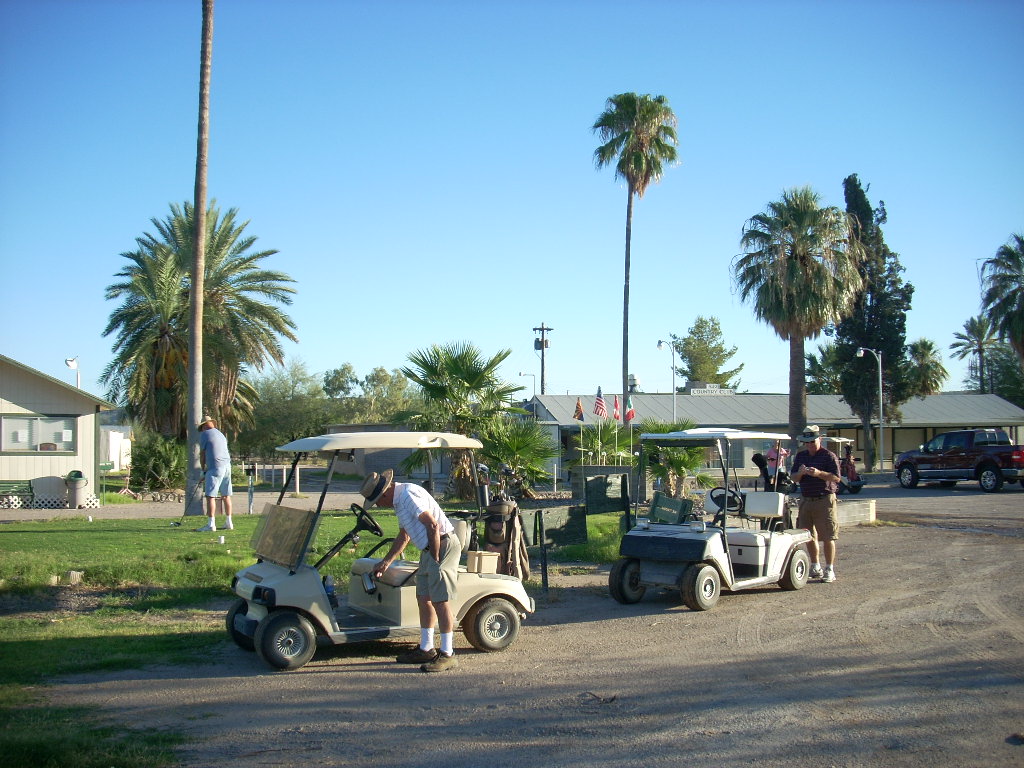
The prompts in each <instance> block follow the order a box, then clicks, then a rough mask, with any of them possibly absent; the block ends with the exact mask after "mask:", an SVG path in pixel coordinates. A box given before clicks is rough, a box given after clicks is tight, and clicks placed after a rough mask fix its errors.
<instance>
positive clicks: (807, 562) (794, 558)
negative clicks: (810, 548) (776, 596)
mask: <svg viewBox="0 0 1024 768" xmlns="http://www.w3.org/2000/svg"><path fill="white" fill-rule="evenodd" d="M810 573H811V556H810V555H808V554H807V549H806V548H805V547H797V548H796V549H794V550H793V554H792V555H791V556H790V558H789V563H788V564H787V565H786V570H785V571H784V572H783V574H782V578H781V579H779V586H780V587H782V588H783V589H800V588H801V587H803V586H804V585H805V584H806V583H807V577H808V576H809V575H810Z"/></svg>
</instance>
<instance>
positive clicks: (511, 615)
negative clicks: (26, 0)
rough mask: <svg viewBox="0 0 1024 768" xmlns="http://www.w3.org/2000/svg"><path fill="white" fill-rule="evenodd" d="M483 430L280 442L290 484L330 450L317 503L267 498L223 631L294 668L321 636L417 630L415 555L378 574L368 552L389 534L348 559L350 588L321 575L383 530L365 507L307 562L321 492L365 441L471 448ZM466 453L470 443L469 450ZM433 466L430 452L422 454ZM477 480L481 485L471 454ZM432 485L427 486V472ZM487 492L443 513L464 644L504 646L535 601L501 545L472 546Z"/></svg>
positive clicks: (351, 637) (412, 634)
mask: <svg viewBox="0 0 1024 768" xmlns="http://www.w3.org/2000/svg"><path fill="white" fill-rule="evenodd" d="M481 447H482V445H481V443H480V441H479V440H475V439H473V438H470V437H464V436H463V435H457V434H450V433H443V432H363V433H339V434H330V435H319V436H316V437H306V438H302V439H300V440H295V441H294V442H291V443H288V444H287V445H283V446H281V447H280V448H278V450H280V451H294V452H295V459H294V461H293V463H292V467H291V474H290V475H289V478H288V480H287V481H286V482H285V483H284V488H287V487H288V485H289V483H290V481H291V478H292V477H293V476H294V474H295V470H296V467H297V466H298V464H299V461H300V460H301V459H302V458H303V457H305V456H306V455H307V454H308V453H310V452H326V453H329V454H330V457H331V462H330V466H329V467H328V470H327V475H326V478H325V480H324V485H323V490H322V492H321V494H320V499H319V501H318V503H317V506H316V509H315V510H301V509H292V508H289V507H284V506H281V501H282V500H283V497H284V490H283V489H282V491H281V495H280V496H279V497H278V502H277V504H276V505H270V504H268V505H267V509H266V511H265V513H264V520H263V521H262V524H261V526H260V527H259V529H258V530H257V533H256V535H255V536H254V538H253V549H254V550H255V554H256V556H257V558H258V561H257V562H256V564H254V565H251V566H249V567H248V568H244V569H242V570H241V571H239V572H238V573H237V574H235V577H234V579H233V580H232V583H231V589H232V591H233V592H234V593H235V594H236V595H238V600H236V601H235V604H234V605H233V606H232V607H231V609H230V610H229V611H228V614H227V617H226V624H227V630H228V634H229V635H230V636H231V638H232V639H233V640H234V641H235V643H237V644H238V645H239V646H240V647H241V648H244V649H246V650H250V651H253V650H254V651H256V652H257V653H258V654H259V656H260V658H262V659H263V660H264V661H265V662H266V663H267V664H269V665H270V666H272V667H275V668H277V669H297V668H299V667H301V666H303V665H304V664H305V663H306V662H308V661H309V660H310V659H311V658H312V657H313V654H314V652H315V651H316V647H317V645H318V644H323V645H340V644H343V643H353V642H361V641H367V640H381V639H385V638H410V639H412V638H417V639H418V638H419V632H420V629H419V609H418V606H417V602H416V585H415V573H416V569H417V563H415V562H410V561H405V560H396V561H395V562H394V563H393V564H392V565H391V567H389V568H388V570H387V571H386V572H385V573H384V575H383V577H382V578H381V579H380V580H379V581H378V580H375V579H374V578H373V570H374V568H375V566H376V565H377V563H379V562H380V558H379V557H373V556H372V555H373V553H374V552H376V551H377V550H378V549H380V548H381V546H383V545H384V544H388V543H390V541H391V540H390V539H387V540H383V541H381V542H380V543H379V544H378V545H377V546H376V547H374V548H373V549H372V550H370V551H369V552H368V553H366V555H364V556H363V557H361V558H359V559H357V560H355V561H354V563H353V564H352V568H351V574H350V579H349V586H348V594H347V597H346V596H337V595H335V593H334V583H333V578H332V577H331V576H330V575H321V571H322V570H323V568H324V566H325V565H326V564H327V563H328V561H330V560H331V558H333V557H334V556H335V555H337V554H338V553H339V552H340V551H341V550H342V549H344V548H345V547H346V546H349V545H351V546H352V547H355V546H356V545H357V544H358V543H359V540H360V533H361V532H363V531H368V532H370V533H372V534H374V535H376V536H381V537H383V535H384V532H383V530H382V529H381V527H380V525H379V524H378V523H377V521H376V520H375V519H374V517H373V515H371V514H370V512H369V511H368V510H365V509H363V508H362V507H361V506H360V505H359V504H352V505H351V510H352V511H353V512H354V513H355V526H354V527H353V529H352V530H351V531H350V532H349V533H347V534H346V535H345V536H344V537H343V538H342V539H341V540H340V541H339V542H338V543H337V544H335V545H334V546H333V547H331V549H330V550H329V551H328V552H327V553H326V554H324V555H323V556H322V557H321V558H320V559H319V560H317V561H316V562H315V563H312V564H310V563H307V562H306V557H307V555H308V554H309V553H310V549H311V545H312V544H313V540H314V537H315V536H316V532H317V528H318V525H319V522H320V515H321V512H322V509H323V505H324V500H325V498H326V496H327V492H328V489H329V486H330V483H331V478H332V476H333V474H334V471H335V468H336V466H337V463H338V462H339V461H341V460H345V459H349V460H351V458H352V457H353V455H354V452H355V451H357V450H361V449H393V448H403V449H409V450H417V451H426V452H427V453H428V454H430V453H432V452H437V451H470V452H472V451H474V450H479V449H480V448H481ZM471 459H472V453H471ZM427 465H428V467H432V462H429V461H428V463H427ZM470 466H471V468H472V469H471V472H472V475H473V478H474V484H475V486H476V487H477V488H478V489H479V490H481V491H484V486H482V485H481V483H480V482H479V478H478V477H477V474H476V467H477V464H476V462H475V460H471V461H470ZM429 479H430V480H431V486H432V487H433V478H432V477H430V478H429ZM483 495H485V494H484V493H481V494H479V495H478V504H477V508H476V510H475V511H472V512H468V513H465V512H464V513H461V514H462V517H461V518H460V517H458V515H459V514H460V513H454V512H453V513H449V517H450V519H452V520H453V522H454V523H455V525H456V534H457V535H458V537H459V540H460V541H461V542H462V545H463V551H464V553H465V558H466V561H465V564H463V565H460V566H459V575H458V599H457V600H456V601H453V603H452V610H453V612H454V614H455V617H456V620H457V621H458V622H459V624H460V626H461V629H462V631H463V634H464V635H465V637H466V639H467V640H468V641H469V643H470V645H472V646H473V647H474V648H476V649H477V650H480V651H500V650H502V649H504V648H506V647H507V646H509V645H510V644H511V643H512V642H513V641H514V640H515V639H516V636H517V635H518V633H519V627H520V620H521V619H522V618H525V617H526V615H527V614H528V613H533V611H534V607H535V606H534V601H533V598H531V597H530V596H529V595H528V594H527V593H526V589H525V588H524V587H523V583H522V581H521V580H520V579H519V578H518V577H517V576H515V575H509V574H507V573H496V572H494V571H495V570H496V568H497V560H498V555H497V554H495V553H490V552H487V553H485V552H478V551H476V547H475V543H476V539H477V537H476V531H475V528H476V525H477V523H479V522H480V521H481V520H482V519H484V518H485V516H486V514H487V513H486V512H485V511H484V508H485V507H486V506H487V504H486V499H483V498H481V496H483Z"/></svg>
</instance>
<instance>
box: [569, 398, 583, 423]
mask: <svg viewBox="0 0 1024 768" xmlns="http://www.w3.org/2000/svg"><path fill="white" fill-rule="evenodd" d="M572 417H573V418H574V419H576V420H577V421H583V403H582V402H580V399H579V398H578V397H577V398H576V411H575V412H574V413H573V415H572Z"/></svg>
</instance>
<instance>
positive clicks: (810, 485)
mask: <svg viewBox="0 0 1024 768" xmlns="http://www.w3.org/2000/svg"><path fill="white" fill-rule="evenodd" d="M796 439H797V442H799V443H800V444H801V445H803V448H802V449H801V450H800V451H798V452H797V454H796V457H795V458H794V459H793V480H794V481H795V482H798V483H800V494H801V499H800V512H799V514H798V516H797V522H796V525H797V527H798V528H806V529H807V530H809V531H810V532H811V541H810V543H809V544H808V545H807V551H808V554H810V556H811V578H812V579H818V578H820V579H822V580H823V581H825V582H826V583H831V582H833V581H835V580H836V571H835V561H836V541H837V540H838V539H839V517H838V515H837V512H836V491H837V490H838V488H839V480H840V477H839V457H837V456H836V455H835V454H834V453H832V451H830V450H828V449H827V448H822V447H821V432H820V430H819V429H818V427H816V426H814V425H811V426H808V427H806V428H805V429H804V431H803V432H801V433H800V434H799V435H797V438H796ZM818 542H821V549H822V550H823V552H824V555H825V570H824V571H822V568H821V564H820V563H819V562H818Z"/></svg>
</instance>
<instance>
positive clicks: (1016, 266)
mask: <svg viewBox="0 0 1024 768" xmlns="http://www.w3.org/2000/svg"><path fill="white" fill-rule="evenodd" d="M982 274H983V275H984V280H985V294H984V297H983V299H982V303H983V305H984V308H985V310H986V311H987V312H988V313H989V316H990V317H991V318H992V322H993V323H994V324H995V327H996V329H997V330H998V331H999V335H1000V336H1002V337H1003V338H1004V339H1006V341H1008V342H1009V344H1010V346H1011V347H1013V351H1014V352H1016V353H1017V357H1018V358H1019V359H1020V361H1021V363H1024V235H1020V234H1015V235H1013V237H1011V238H1010V241H1009V242H1008V243H1006V244H1005V245H1001V246H999V250H997V251H996V255H995V257H994V258H991V259H989V260H988V261H986V262H985V263H984V265H982Z"/></svg>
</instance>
